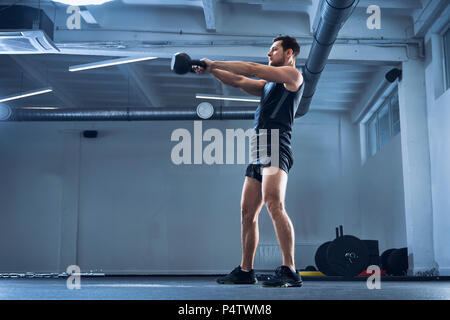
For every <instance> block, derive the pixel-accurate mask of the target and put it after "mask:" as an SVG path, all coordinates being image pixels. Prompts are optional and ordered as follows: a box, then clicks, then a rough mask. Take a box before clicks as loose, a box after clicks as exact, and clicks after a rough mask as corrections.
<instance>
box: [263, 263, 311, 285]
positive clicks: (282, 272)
mask: <svg viewBox="0 0 450 320" xmlns="http://www.w3.org/2000/svg"><path fill="white" fill-rule="evenodd" d="M302 284H303V281H302V278H301V277H300V275H299V274H298V273H297V272H293V271H292V270H291V269H290V268H289V267H286V266H281V267H278V268H277V269H276V270H275V275H274V276H272V277H271V278H270V279H269V280H267V281H264V282H263V284H262V286H263V287H301V286H302Z"/></svg>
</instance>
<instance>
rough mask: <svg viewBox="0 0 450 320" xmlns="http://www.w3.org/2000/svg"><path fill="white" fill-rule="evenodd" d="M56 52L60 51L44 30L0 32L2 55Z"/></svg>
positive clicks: (0, 51) (0, 50) (0, 52)
mask: <svg viewBox="0 0 450 320" xmlns="http://www.w3.org/2000/svg"><path fill="white" fill-rule="evenodd" d="M55 52H59V49H58V48H57V47H56V46H55V44H54V43H53V41H52V40H50V38H49V37H47V35H46V34H45V32H43V31H42V30H33V31H22V32H14V31H13V32H0V54H27V53H28V54H31V53H55Z"/></svg>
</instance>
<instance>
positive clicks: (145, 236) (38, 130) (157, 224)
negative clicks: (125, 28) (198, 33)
mask: <svg viewBox="0 0 450 320" xmlns="http://www.w3.org/2000/svg"><path fill="white" fill-rule="evenodd" d="M209 127H216V128H218V129H220V130H222V132H225V129H226V128H244V129H246V128H249V127H251V122H250V121H234V122H232V121H222V122H219V121H210V122H204V123H203V132H204V131H205V130H206V129H207V128H209ZM176 128H186V129H188V130H190V131H191V132H193V123H192V122H147V123H142V122H123V123H32V122H21V123H0V150H2V152H1V156H0V177H1V179H2V184H1V188H2V189H1V192H0V202H1V203H2V206H1V216H2V223H1V224H0V237H1V238H0V239H1V241H0V271H1V272H14V271H22V272H24V271H34V272H51V271H54V272H55V271H59V272H61V271H64V270H65V268H66V267H67V266H68V265H69V264H78V265H79V266H80V267H81V269H82V270H85V271H88V270H103V271H104V272H107V273H216V272H225V271H227V270H229V269H230V268H231V267H233V266H235V265H237V264H238V263H239V261H240V216H239V203H240V196H241V188H242V183H243V179H244V174H245V166H244V165H213V166H208V165H205V164H203V165H181V166H176V165H174V164H173V163H172V162H171V160H170V152H171V149H172V147H173V146H174V145H175V144H176V143H175V142H171V141H170V136H171V133H172V131H173V130H174V129H176ZM83 129H97V130H99V138H98V139H95V140H88V139H84V138H81V137H80V131H82V130H83ZM294 132H295V134H294V137H293V150H294V155H295V164H294V167H293V169H292V171H291V174H290V176H289V182H288V193H287V198H286V207H287V211H288V213H289V215H290V216H291V218H292V220H293V223H294V226H295V230H296V237H297V238H296V244H297V245H296V250H297V251H296V258H297V267H298V268H301V267H304V266H306V265H308V264H314V253H315V250H316V249H317V247H318V246H319V245H320V244H321V243H322V242H324V241H327V240H330V239H333V238H334V228H335V226H337V225H339V224H343V225H344V227H345V229H344V231H345V233H347V234H355V235H357V236H359V235H360V234H361V230H362V227H361V217H360V214H359V212H358V202H357V201H355V199H356V198H357V190H358V186H357V185H356V182H357V177H356V175H355V171H354V169H353V167H354V166H355V165H357V164H358V163H359V149H358V147H357V146H358V142H357V139H356V138H355V137H354V136H353V125H351V124H350V119H349V116H348V115H340V114H338V113H314V112H312V113H310V114H309V115H308V116H307V117H304V118H302V119H301V120H297V121H296V123H295V128H294ZM205 145H206V143H204V146H205ZM380 236H381V235H380ZM260 244H261V245H260V249H259V251H258V253H257V257H256V265H255V267H256V268H259V269H270V268H273V267H275V266H277V265H279V264H280V263H281V255H280V252H279V250H278V248H277V242H276V237H275V232H274V230H273V226H272V223H271V221H270V218H269V216H268V214H267V211H266V209H263V211H262V213H261V217H260Z"/></svg>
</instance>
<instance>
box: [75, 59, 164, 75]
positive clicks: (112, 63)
mask: <svg viewBox="0 0 450 320" xmlns="http://www.w3.org/2000/svg"><path fill="white" fill-rule="evenodd" d="M157 58H158V57H127V58H120V59H111V60H103V61H98V62H93V63H87V64H80V65H77V66H72V67H69V71H70V72H76V71H82V70H89V69H96V68H104V67H110V66H116V65H118V64H124V63H132V62H139V61H145V60H153V59H157Z"/></svg>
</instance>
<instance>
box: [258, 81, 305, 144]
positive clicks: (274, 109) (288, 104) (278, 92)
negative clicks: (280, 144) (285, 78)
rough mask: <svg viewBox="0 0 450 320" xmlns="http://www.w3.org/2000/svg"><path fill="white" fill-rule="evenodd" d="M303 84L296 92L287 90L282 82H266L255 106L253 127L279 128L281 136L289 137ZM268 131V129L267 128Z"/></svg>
mask: <svg viewBox="0 0 450 320" xmlns="http://www.w3.org/2000/svg"><path fill="white" fill-rule="evenodd" d="M303 87H304V86H303V84H302V85H301V86H300V88H299V89H298V90H297V91H296V92H292V91H288V90H286V88H285V87H284V84H283V83H275V82H267V83H266V84H265V85H264V90H263V93H262V95H261V102H260V103H259V105H258V107H257V108H256V112H255V121H254V129H255V130H256V132H258V131H259V130H258V129H279V132H280V134H281V135H282V136H285V137H286V138H288V139H289V142H290V139H291V132H292V125H293V124H294V119H295V113H296V112H297V109H298V107H299V105H300V100H301V98H302V94H303ZM268 131H270V130H268Z"/></svg>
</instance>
